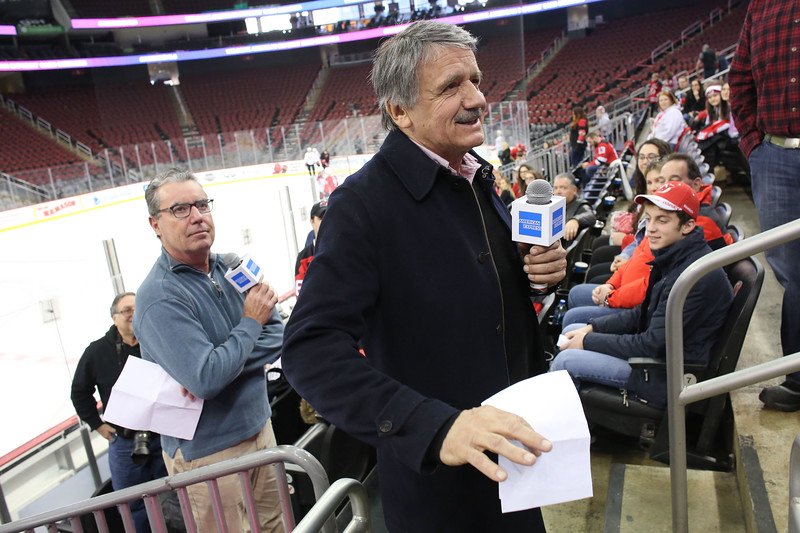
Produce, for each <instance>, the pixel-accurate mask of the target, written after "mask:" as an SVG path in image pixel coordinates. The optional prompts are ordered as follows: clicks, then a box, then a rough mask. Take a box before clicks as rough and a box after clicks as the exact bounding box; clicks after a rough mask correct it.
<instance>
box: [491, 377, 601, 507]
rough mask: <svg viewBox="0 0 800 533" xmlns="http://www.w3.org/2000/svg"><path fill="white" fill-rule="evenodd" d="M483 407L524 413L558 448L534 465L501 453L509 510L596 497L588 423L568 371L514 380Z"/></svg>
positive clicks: (504, 496)
mask: <svg viewBox="0 0 800 533" xmlns="http://www.w3.org/2000/svg"><path fill="white" fill-rule="evenodd" d="M483 405H491V406H494V407H497V408H498V409H502V410H504V411H508V412H510V413H514V414H516V415H519V416H521V417H522V418H524V419H525V420H526V421H527V422H528V423H529V424H530V425H531V426H532V427H533V429H534V430H536V431H537V432H538V433H539V434H541V435H543V436H544V437H545V438H546V439H547V440H549V441H550V442H552V443H553V449H552V450H551V451H550V452H548V453H543V454H542V455H541V456H540V457H537V459H536V462H535V463H534V464H533V465H531V466H525V465H519V464H516V463H513V462H511V461H509V460H508V459H506V458H505V457H500V466H501V467H502V468H503V469H504V470H505V471H506V472H508V478H507V479H506V480H505V481H504V482H502V483H500V506H501V509H502V511H503V512H504V513H509V512H513V511H521V510H524V509H531V508H534V507H541V506H543V505H552V504H556V503H562V502H568V501H572V500H579V499H582V498H590V497H591V496H592V469H591V463H590V460H589V444H590V436H589V426H588V424H587V423H586V416H585V415H584V414H583V407H582V406H581V401H580V398H579V397H578V392H577V390H576V389H575V385H574V384H573V382H572V379H571V378H570V377H569V374H568V373H567V372H566V371H565V370H560V371H558V372H549V373H547V374H542V375H540V376H536V377H533V378H530V379H526V380H524V381H520V382H519V383H515V384H514V385H512V386H510V387H508V388H507V389H505V390H502V391H500V392H498V393H497V394H495V395H494V396H492V397H491V398H489V399H487V400H486V401H484V402H483ZM515 444H518V445H519V443H515Z"/></svg>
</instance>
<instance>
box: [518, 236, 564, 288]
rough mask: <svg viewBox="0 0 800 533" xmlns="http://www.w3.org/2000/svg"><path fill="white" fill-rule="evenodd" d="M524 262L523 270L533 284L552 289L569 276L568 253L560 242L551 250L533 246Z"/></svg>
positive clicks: (552, 246) (555, 243)
mask: <svg viewBox="0 0 800 533" xmlns="http://www.w3.org/2000/svg"><path fill="white" fill-rule="evenodd" d="M523 260H524V262H525V266H524V267H523V270H525V273H526V274H527V275H528V281H530V282H531V283H536V284H539V285H547V286H548V287H552V286H553V285H555V284H556V283H558V282H559V281H561V280H562V279H564V278H565V277H566V276H567V251H566V250H564V248H563V247H562V246H561V242H560V241H556V242H554V243H553V244H552V245H550V247H549V248H545V247H544V246H531V248H530V250H529V251H528V253H527V254H526V255H525V257H524V259H523Z"/></svg>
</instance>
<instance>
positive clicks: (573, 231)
mask: <svg viewBox="0 0 800 533" xmlns="http://www.w3.org/2000/svg"><path fill="white" fill-rule="evenodd" d="M580 229H581V225H580V224H578V221H577V220H575V219H574V218H571V219H569V220H568V221H567V223H566V224H564V239H566V240H568V241H571V240H572V239H574V238H575V235H577V234H578V230H580Z"/></svg>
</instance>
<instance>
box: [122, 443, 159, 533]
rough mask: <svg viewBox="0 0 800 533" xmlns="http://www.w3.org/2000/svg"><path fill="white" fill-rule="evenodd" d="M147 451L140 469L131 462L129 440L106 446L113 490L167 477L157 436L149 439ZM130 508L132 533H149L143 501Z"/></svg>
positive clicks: (136, 502) (131, 449) (133, 503)
mask: <svg viewBox="0 0 800 533" xmlns="http://www.w3.org/2000/svg"><path fill="white" fill-rule="evenodd" d="M149 448H150V460H149V461H147V463H145V464H143V465H137V464H136V463H134V462H133V459H131V452H133V439H124V438H122V437H120V436H117V437H115V438H114V440H113V441H112V442H111V444H109V446H108V467H109V469H110V470H111V485H112V486H113V487H114V490H120V489H124V488H127V487H132V486H134V485H138V484H139V483H144V482H146V481H152V480H153V479H158V478H161V477H164V476H166V475H167V467H166V466H164V459H163V458H162V457H161V437H160V436H158V435H156V436H152V437H150V441H149ZM130 507H131V514H132V515H133V521H134V523H135V525H136V533H146V532H149V531H150V524H149V522H148V520H147V510H146V509H145V507H144V500H136V501H134V502H132V503H131V504H130Z"/></svg>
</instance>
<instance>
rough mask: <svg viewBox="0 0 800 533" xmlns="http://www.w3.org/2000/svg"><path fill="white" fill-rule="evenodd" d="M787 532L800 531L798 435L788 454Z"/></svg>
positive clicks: (799, 441)
mask: <svg viewBox="0 0 800 533" xmlns="http://www.w3.org/2000/svg"><path fill="white" fill-rule="evenodd" d="M789 533H800V435H798V436H797V437H795V439H794V442H793V443H792V453H791V455H790V456H789Z"/></svg>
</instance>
